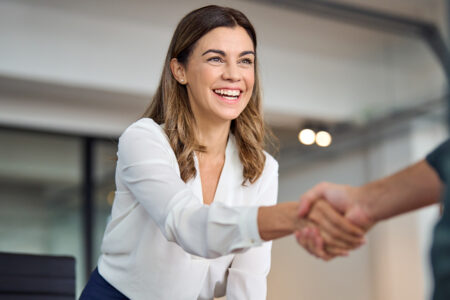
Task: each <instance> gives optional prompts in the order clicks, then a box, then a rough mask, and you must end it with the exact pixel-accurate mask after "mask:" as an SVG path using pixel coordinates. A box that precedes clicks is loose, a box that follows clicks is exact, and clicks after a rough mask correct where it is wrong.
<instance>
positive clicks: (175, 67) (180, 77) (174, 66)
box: [170, 58, 187, 84]
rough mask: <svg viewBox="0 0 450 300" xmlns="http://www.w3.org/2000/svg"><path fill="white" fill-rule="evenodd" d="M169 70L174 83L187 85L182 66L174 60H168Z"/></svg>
mask: <svg viewBox="0 0 450 300" xmlns="http://www.w3.org/2000/svg"><path fill="white" fill-rule="evenodd" d="M170 70H171V71H172V75H173V77H174V78H175V80H176V81H178V82H179V83H180V84H186V83H187V80H186V76H185V75H186V74H185V70H184V66H183V65H182V64H181V63H180V62H179V61H178V60H177V59H176V58H172V59H171V60H170Z"/></svg>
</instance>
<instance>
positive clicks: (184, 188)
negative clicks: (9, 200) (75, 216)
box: [98, 118, 278, 300]
mask: <svg viewBox="0 0 450 300" xmlns="http://www.w3.org/2000/svg"><path fill="white" fill-rule="evenodd" d="M117 155H118V161H117V169H116V194H115V199H114V204H113V207H112V212H111V220H110V222H109V223H108V225H107V227H106V230H105V234H104V237H103V242H102V246H101V256H100V258H99V263H98V268H99V272H100V274H101V275H102V276H103V277H104V278H105V279H106V280H107V281H108V282H109V283H110V284H112V285H113V286H114V287H115V288H116V289H118V290H119V291H121V292H122V293H123V294H124V295H126V296H127V297H128V298H131V299H133V300H134V299H136V300H140V299H143V300H144V299H145V300H147V299H155V300H156V299H158V300H159V299H161V300H177V299H180V300H181V299H186V300H193V299H213V298H214V297H221V296H224V295H226V296H227V300H237V299H240V300H244V299H245V300H249V299H255V300H261V299H265V298H266V276H267V274H268V272H269V269H270V250H271V243H270V242H265V243H263V241H262V240H261V238H260V236H259V233H258V228H257V210H258V206H261V205H273V204H275V203H276V198H277V192H278V191H277V189H278V163H277V162H276V161H275V160H274V159H273V158H272V157H271V156H270V155H269V154H267V153H266V163H265V167H264V171H263V173H262V175H261V177H260V178H259V179H258V180H257V181H256V182H255V183H253V184H247V186H242V185H241V183H242V181H243V175H242V170H243V168H242V164H241V162H240V160H239V156H238V151H237V147H236V144H235V140H234V137H233V136H232V135H230V138H229V139H228V143H227V148H226V152H225V164H224V166H223V170H222V173H221V175H220V179H219V183H218V186H217V190H216V194H215V197H214V202H213V203H212V204H211V205H205V204H203V199H202V198H203V197H202V188H201V181H200V176H198V172H199V168H198V161H197V158H195V167H196V170H197V176H196V177H195V178H193V179H191V180H189V181H188V182H187V183H185V182H183V180H181V178H180V170H179V167H178V163H177V159H176V157H175V154H174V152H173V150H172V148H171V147H170V144H169V141H168V138H167V135H166V134H165V133H164V131H163V129H162V128H161V127H160V126H159V125H158V124H156V123H155V122H154V121H153V120H152V119H149V118H144V119H141V120H139V121H137V122H135V123H134V124H132V125H131V126H130V127H128V128H127V129H126V130H125V132H124V133H123V134H122V136H121V137H120V139H119V148H118V153H117Z"/></svg>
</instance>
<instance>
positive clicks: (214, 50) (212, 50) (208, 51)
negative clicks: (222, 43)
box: [202, 49, 225, 56]
mask: <svg viewBox="0 0 450 300" xmlns="http://www.w3.org/2000/svg"><path fill="white" fill-rule="evenodd" d="M208 53H217V54H220V55H222V56H225V52H224V51H222V50H217V49H209V50H206V51H205V52H203V54H202V56H203V55H205V54H208Z"/></svg>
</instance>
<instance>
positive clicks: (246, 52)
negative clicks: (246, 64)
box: [239, 51, 256, 57]
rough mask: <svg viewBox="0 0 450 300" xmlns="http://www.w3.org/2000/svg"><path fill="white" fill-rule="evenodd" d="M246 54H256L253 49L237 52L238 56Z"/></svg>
mask: <svg viewBox="0 0 450 300" xmlns="http://www.w3.org/2000/svg"><path fill="white" fill-rule="evenodd" d="M247 54H253V56H256V53H255V51H242V52H241V54H239V57H241V56H244V55H247Z"/></svg>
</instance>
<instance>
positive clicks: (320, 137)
mask: <svg viewBox="0 0 450 300" xmlns="http://www.w3.org/2000/svg"><path fill="white" fill-rule="evenodd" d="M331 140H332V139H331V135H330V134H329V133H328V132H326V131H319V132H318V133H317V134H316V144H317V145H319V146H320V147H328V146H330V144H331Z"/></svg>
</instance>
